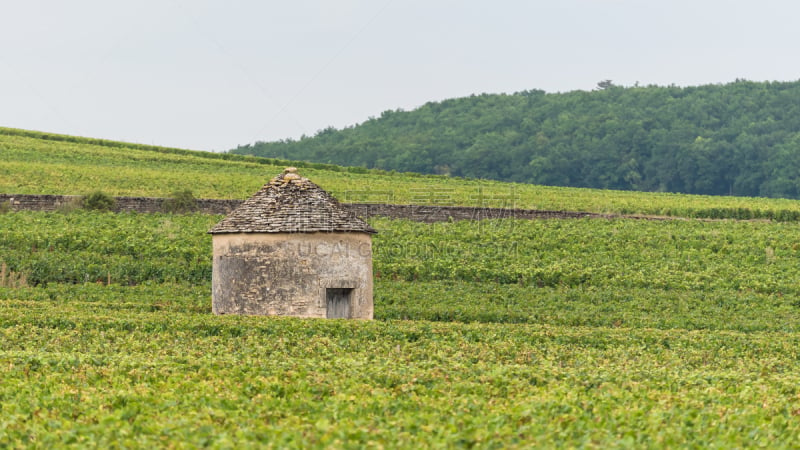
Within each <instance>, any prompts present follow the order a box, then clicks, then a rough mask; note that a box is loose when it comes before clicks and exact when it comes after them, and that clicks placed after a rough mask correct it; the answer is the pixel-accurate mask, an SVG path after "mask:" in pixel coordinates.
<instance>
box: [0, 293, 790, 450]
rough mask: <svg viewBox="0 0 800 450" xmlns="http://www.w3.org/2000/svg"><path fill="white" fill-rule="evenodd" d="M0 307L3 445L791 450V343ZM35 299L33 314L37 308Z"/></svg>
mask: <svg viewBox="0 0 800 450" xmlns="http://www.w3.org/2000/svg"><path fill="white" fill-rule="evenodd" d="M204 290H205V289H204V288H202V289H199V288H197V287H192V286H187V285H151V286H135V287H120V286H111V287H108V286H100V285H94V284H87V285H59V286H57V285H52V286H48V287H47V288H43V287H39V288H28V289H17V290H11V289H0V446H9V447H11V448H16V447H20V448H23V447H24V448H29V447H40V448H48V447H61V446H73V447H80V448H86V447H103V448H108V447H116V446H119V447H140V448H146V447H154V446H156V447H164V446H187V447H198V446H213V447H237V448H241V447H255V446H259V447H275V448H279V447H280V448H284V447H293V448H321V447H337V448H363V447H368V448H379V447H387V446H388V447H405V448H412V447H413V448H427V447H432V446H444V447H471V446H478V447H482V448H508V447H510V448H530V447H563V446H583V447H590V448H608V447H628V448H642V447H647V446H657V447H678V446H690V447H704V448H708V447H724V448H733V447H740V448H741V447H757V446H758V447H766V446H768V447H770V448H790V447H793V446H795V444H796V439H797V436H798V433H800V418H799V417H798V414H800V400H798V395H800V388H799V387H798V386H800V362H798V361H800V354H798V348H800V337H799V336H798V335H797V334H796V333H762V332H754V333H738V332H728V331H707V330H706V331H687V330H654V329H643V328H642V329H640V328H632V329H631V328H625V329H609V328H586V327H561V326H542V325H510V324H505V325H497V324H459V323H435V322H425V321H417V322H407V321H386V322H382V321H373V322H360V321H329V320H301V319H281V318H264V317H232V316H223V317H217V316H212V315H210V314H208V313H206V312H198V311H197V310H196V309H195V308H196V306H198V303H197V302H196V300H197V299H199V298H200V297H204V299H205V300H206V301H207V298H208V297H207V295H208V294H207V291H205V292H206V293H205V295H202V296H201V294H200V292H201V291H204ZM43 293H44V294H45V295H41V294H43Z"/></svg>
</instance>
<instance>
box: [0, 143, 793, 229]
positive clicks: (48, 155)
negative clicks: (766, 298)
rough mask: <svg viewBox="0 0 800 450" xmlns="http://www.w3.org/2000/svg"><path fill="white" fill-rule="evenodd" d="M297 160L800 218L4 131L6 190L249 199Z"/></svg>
mask: <svg viewBox="0 0 800 450" xmlns="http://www.w3.org/2000/svg"><path fill="white" fill-rule="evenodd" d="M287 165H295V166H297V167H299V168H300V170H301V172H302V174H303V175H304V176H307V177H309V178H310V179H311V180H312V181H314V182H315V183H317V184H319V185H320V186H321V187H322V188H323V189H325V190H327V191H329V192H331V193H332V194H333V195H334V196H336V197H337V198H338V199H339V200H341V201H345V202H355V203H358V202H371V203H398V204H433V205H462V206H482V207H503V208H520V209H544V210H567V211H586V212H596V213H615V214H649V215H664V216H677V217H698V218H714V219H726V218H728V219H774V220H782V221H797V220H800V203H799V202H797V201H794V200H782V199H762V198H742V197H714V196H699V195H678V194H669V193H643V192H632V191H608V190H597V189H575V188H558V187H546V186H535V185H529V184H519V183H502V182H498V181H488V180H474V179H462V178H448V177H443V176H422V175H417V174H412V173H391V172H384V171H378V170H367V169H363V168H357V167H356V168H343V167H338V166H332V165H326V164H312V163H303V162H298V161H282V160H276V159H265V158H255V157H248V156H241V155H232V154H215V153H208V152H197V151H190V150H180V149H170V148H163V147H154V146H146V145H137V144H126V143H121V142H113V141H104V140H98V139H88V138H78V137H72V136H63V135H52V134H45V133H37V132H31V131H24V130H15V129H9V128H0V192H4V193H8V194H63V195H85V194H89V193H91V192H95V191H97V190H100V191H103V192H105V193H106V194H109V195H125V196H152V197H169V196H170V195H172V193H174V192H176V191H182V190H190V191H191V192H192V193H193V194H194V196H195V197H197V198H223V199H224V198H235V199H244V198H246V197H248V196H249V195H251V194H252V193H254V192H255V191H257V190H258V189H259V188H260V187H261V186H262V185H263V184H264V183H265V182H266V181H267V180H269V179H270V178H272V177H273V176H274V175H276V174H278V173H280V171H281V170H283V168H284V167H286V166H287Z"/></svg>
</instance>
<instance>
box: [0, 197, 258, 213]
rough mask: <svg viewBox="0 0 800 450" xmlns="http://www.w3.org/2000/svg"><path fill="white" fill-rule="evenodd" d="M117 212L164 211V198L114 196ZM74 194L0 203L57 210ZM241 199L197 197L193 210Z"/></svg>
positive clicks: (212, 209) (229, 207)
mask: <svg viewBox="0 0 800 450" xmlns="http://www.w3.org/2000/svg"><path fill="white" fill-rule="evenodd" d="M115 198H116V201H117V204H116V208H115V211H117V212H141V213H155V212H163V211H165V208H164V202H165V201H166V200H167V199H165V198H155V197H115ZM80 199H81V197H79V196H75V195H15V194H0V205H2V204H4V203H6V204H7V205H8V207H10V209H11V210H12V211H19V210H32V211H57V210H59V209H62V208H68V207H69V206H70V205H72V204H75V203H76V202H79V201H80ZM241 203H242V201H241V200H214V199H197V200H196V202H195V211H197V212H202V213H206V214H227V213H229V212H231V211H233V209H234V208H236V207H237V206H239V204H241Z"/></svg>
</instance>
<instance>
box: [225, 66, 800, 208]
mask: <svg viewBox="0 0 800 450" xmlns="http://www.w3.org/2000/svg"><path fill="white" fill-rule="evenodd" d="M601 83H602V86H601ZM601 83H598V89H597V90H595V91H592V92H586V91H574V92H567V93H556V94H548V93H545V92H543V91H538V90H532V91H525V92H518V93H515V94H511V95H508V94H498V95H490V94H482V95H474V96H471V97H467V98H459V99H451V100H445V101H441V102H431V103H427V104H425V105H423V106H421V107H420V108H418V109H415V110H413V111H402V110H396V111H385V112H384V113H383V114H381V116H380V117H379V118H371V119H369V120H367V121H366V122H364V123H362V124H360V125H357V126H353V127H349V128H345V129H342V130H336V129H333V128H327V129H324V130H321V131H319V132H318V133H317V134H316V135H315V136H313V137H309V136H304V137H302V138H300V139H299V140H284V141H279V142H257V143H255V144H253V145H245V146H239V147H238V148H236V149H234V150H231V151H232V152H234V153H240V154H254V155H258V156H267V157H279V158H289V159H298V160H306V161H312V162H322V163H334V164H341V165H348V166H364V167H369V168H380V169H386V170H398V171H412V172H421V173H439V174H447V175H453V176H463V177H475V178H490V179H499V180H506V181H516V182H525V183H536V184H545V185H555V186H576V187H594V188H608V189H627V190H644V191H666V192H682V193H694V194H717V195H741V196H765V197H787V198H798V197H800V81H798V82H751V81H744V80H737V81H736V82H733V83H729V84H724V85H706V86H698V87H677V86H668V87H659V86H647V87H639V86H635V87H621V86H618V85H615V84H613V83H612V82H611V81H610V80H603V81H602V82H601Z"/></svg>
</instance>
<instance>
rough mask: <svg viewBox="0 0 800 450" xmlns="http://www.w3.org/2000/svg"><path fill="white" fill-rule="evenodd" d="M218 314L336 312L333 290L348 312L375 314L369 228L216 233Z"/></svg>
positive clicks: (352, 315) (356, 315)
mask: <svg viewBox="0 0 800 450" xmlns="http://www.w3.org/2000/svg"><path fill="white" fill-rule="evenodd" d="M212 239H213V249H214V250H213V252H214V264H213V273H212V310H213V312H214V313H215V314H246V315H273V316H295V317H319V318H324V317H331V315H330V311H328V307H329V301H328V300H327V298H328V296H329V295H330V293H331V292H346V293H348V295H349V300H348V302H349V305H348V309H349V312H348V315H349V318H353V319H372V317H373V300H372V244H371V242H372V241H371V237H370V235H369V234H367V233H352V232H348V233H340V232H318V233H254V234H246V233H239V234H216V235H213V237H212Z"/></svg>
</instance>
